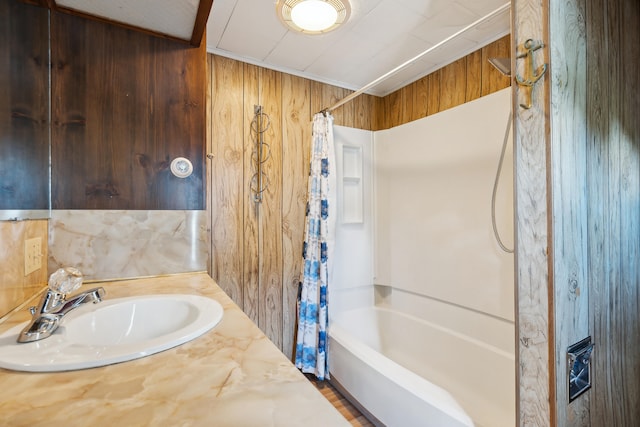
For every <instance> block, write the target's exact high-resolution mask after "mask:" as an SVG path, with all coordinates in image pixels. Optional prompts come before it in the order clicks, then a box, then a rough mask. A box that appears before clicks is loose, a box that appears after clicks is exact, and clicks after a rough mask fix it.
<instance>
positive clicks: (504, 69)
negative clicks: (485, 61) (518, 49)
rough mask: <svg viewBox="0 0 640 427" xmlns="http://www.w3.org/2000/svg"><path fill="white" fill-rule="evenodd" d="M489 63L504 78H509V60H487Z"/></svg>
mask: <svg viewBox="0 0 640 427" xmlns="http://www.w3.org/2000/svg"><path fill="white" fill-rule="evenodd" d="M489 63H490V64H491V65H493V66H494V67H496V69H497V70H498V71H500V72H501V73H502V74H504V75H505V76H511V58H489Z"/></svg>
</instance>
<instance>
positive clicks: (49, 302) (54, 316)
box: [18, 267, 105, 343]
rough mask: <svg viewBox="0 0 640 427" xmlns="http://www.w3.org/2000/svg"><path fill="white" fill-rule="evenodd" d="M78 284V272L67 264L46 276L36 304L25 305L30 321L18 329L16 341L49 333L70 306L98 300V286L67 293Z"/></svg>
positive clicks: (23, 340) (51, 332) (45, 335)
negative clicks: (70, 295)
mask: <svg viewBox="0 0 640 427" xmlns="http://www.w3.org/2000/svg"><path fill="white" fill-rule="evenodd" d="M81 285H82V273H80V271H78V270H77V269H75V268H71V267H67V268H61V269H59V270H57V271H56V272H55V273H53V274H52V275H51V277H50V278H49V289H47V290H46V292H45V293H44V295H43V296H42V298H41V299H40V303H39V304H38V306H37V307H31V308H29V311H30V312H31V316H32V318H31V322H29V324H28V325H27V326H26V327H25V328H24V329H23V330H22V332H20V335H19V336H18V342H19V343H28V342H33V341H38V340H41V339H45V338H48V337H50V336H51V334H53V332H55V330H56V329H58V326H60V321H61V320H62V318H63V317H64V316H65V315H66V314H67V313H69V312H70V311H72V310H73V309H75V308H77V307H79V306H81V305H83V304H87V303H94V304H95V303H99V302H100V301H102V298H103V297H104V295H105V290H104V288H102V287H99V288H93V289H90V290H88V291H85V292H81V293H79V294H77V295H75V296H73V297H71V298H67V294H68V293H70V292H73V291H74V290H76V289H78V288H79V287H80V286H81Z"/></svg>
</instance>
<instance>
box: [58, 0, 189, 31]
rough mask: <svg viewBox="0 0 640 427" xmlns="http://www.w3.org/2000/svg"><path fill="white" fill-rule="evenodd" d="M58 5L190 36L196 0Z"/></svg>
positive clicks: (93, 0) (62, 1) (90, 0)
mask: <svg viewBox="0 0 640 427" xmlns="http://www.w3.org/2000/svg"><path fill="white" fill-rule="evenodd" d="M56 4H57V5H58V6H60V7H65V8H69V9H74V10H77V11H80V12H83V13H86V14H89V15H93V16H99V17H102V18H107V19H110V20H113V21H117V22H121V23H126V24H128V25H133V26H136V27H139V28H146V29H149V30H152V31H155V32H157V33H160V34H167V35H170V36H174V37H177V38H180V39H183V40H189V39H190V38H191V33H192V32H193V23H194V22H195V18H196V14H197V12H198V4H199V1H198V0H186V1H173V0H138V1H134V2H132V1H127V0H111V1H100V0H57V2H56Z"/></svg>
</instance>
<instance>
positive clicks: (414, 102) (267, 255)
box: [207, 37, 509, 356]
mask: <svg viewBox="0 0 640 427" xmlns="http://www.w3.org/2000/svg"><path fill="white" fill-rule="evenodd" d="M505 43H506V44H505ZM488 56H509V53H508V37H507V38H505V39H501V40H499V41H498V42H495V43H494V44H492V45H490V47H487V48H484V49H482V50H479V51H478V52H474V53H473V54H471V55H469V56H468V57H465V58H463V60H461V61H458V63H456V64H458V65H456V64H454V65H451V66H449V67H447V69H446V70H445V71H443V70H440V71H437V72H435V73H433V74H432V75H429V76H427V77H425V78H424V79H422V80H420V81H419V82H416V83H414V84H412V85H410V86H408V87H407V88H403V89H401V90H400V91H398V92H395V93H393V94H390V95H388V96H387V97H385V98H378V97H374V96H371V95H362V96H360V97H358V98H356V99H355V100H354V101H352V102H350V103H347V104H345V105H344V106H342V107H340V108H338V109H337V110H335V111H333V113H332V114H333V116H334V122H335V124H336V125H343V126H349V127H355V128H360V129H368V130H378V129H380V128H384V127H387V126H389V123H392V124H393V125H394V126H395V125H397V124H400V122H403V123H404V122H407V121H411V120H415V119H417V118H420V117H424V116H426V115H428V114H433V113H436V112H438V111H442V110H444V109H446V108H451V107H453V106H454V105H457V104H456V102H458V103H462V102H466V101H467V100H471V99H475V98H477V97H479V96H481V95H484V94H488V93H492V92H495V91H496V90H499V89H501V88H503V87H506V86H508V85H509V79H508V78H507V79H506V86H505V80H504V78H503V77H502V76H501V75H500V74H499V73H498V76H495V75H494V74H492V72H491V70H490V69H489V68H487V69H486V70H485V69H484V68H485V67H484V66H482V64H481V63H480V61H481V60H483V59H484V58H485V57H488ZM472 58H475V59H474V60H475V61H476V62H475V63H474V64H473V65H469V66H467V63H471V62H472ZM484 62H486V61H484ZM459 64H464V67H462V68H464V70H465V73H464V74H463V77H464V78H463V79H461V80H458V79H457V77H456V78H454V76H458V74H457V73H458V72H459V68H460V65H459ZM487 65H488V67H491V65H489V64H487ZM450 70H452V71H450ZM496 73H497V72H496ZM208 74H209V93H208V99H209V113H208V115H207V116H208V129H207V135H208V137H207V140H208V146H207V152H208V153H209V154H210V160H209V161H208V166H209V167H208V173H209V174H210V175H209V178H208V179H209V183H210V185H209V200H208V204H209V207H208V209H209V210H210V212H211V266H210V274H211V276H212V277H213V278H214V279H215V280H216V281H217V282H218V284H219V285H220V286H221V287H222V288H223V289H224V290H225V291H226V292H227V293H228V294H229V295H230V296H231V298H232V299H233V300H234V301H235V302H236V303H237V304H238V305H239V306H240V307H242V308H243V310H244V311H245V313H247V314H248V315H249V317H251V319H252V320H253V321H255V322H256V323H257V324H258V326H259V327H260V328H261V329H262V330H263V331H264V332H265V333H266V334H267V336H268V337H269V338H270V339H271V340H272V341H273V342H274V343H275V344H276V345H277V346H278V347H280V348H281V349H282V351H283V352H284V353H285V354H286V355H287V356H291V354H292V349H293V345H294V329H295V323H296V311H295V307H296V297H297V291H298V282H299V280H300V271H301V268H302V241H303V233H304V207H305V204H306V196H307V178H308V175H309V156H310V143H311V120H312V117H313V114H314V113H316V112H318V111H320V110H322V109H324V108H326V107H330V106H331V105H333V104H334V103H335V102H337V101H339V100H340V99H342V98H343V97H345V96H347V95H348V94H349V93H350V91H349V90H347V89H342V88H339V87H335V86H331V85H327V84H322V83H318V82H315V81H311V80H307V79H304V78H301V77H296V76H292V75H289V74H284V73H280V72H276V71H272V70H268V69H265V68H261V67H257V66H254V65H249V64H245V63H242V62H239V61H236V60H233V59H228V58H224V57H220V56H216V55H208ZM482 76H484V77H482ZM491 76H493V77H491ZM494 78H495V79H494ZM444 80H446V81H447V83H445V84H441V81H444ZM429 85H432V86H434V87H438V88H440V87H441V86H444V87H446V88H447V89H446V90H440V89H438V91H437V96H436V97H435V100H434V97H432V95H433V93H436V92H429V90H428V88H429V87H431V86H429ZM418 88H423V89H424V90H418ZM468 88H473V89H468ZM483 88H484V89H483ZM460 91H461V93H462V95H458V94H457V93H458V92H460ZM452 99H454V100H455V101H451V100H452ZM443 100H444V101H443ZM254 105H262V107H263V109H264V112H265V113H266V114H268V115H269V117H270V127H269V129H268V131H267V133H266V134H265V142H267V143H268V144H269V146H270V153H271V154H270V157H269V159H268V160H267V161H266V163H265V173H266V174H267V177H268V181H269V186H268V188H267V190H266V191H265V193H264V197H263V202H262V203H260V204H256V203H255V202H254V201H253V193H252V192H251V191H250V182H251V179H252V177H253V175H254V173H255V172H256V171H255V167H254V162H253V160H252V156H253V152H254V141H253V139H252V137H251V134H250V126H251V121H252V119H253V115H254ZM387 111H411V114H408V113H407V114H405V113H402V114H400V115H398V117H396V118H395V119H394V120H393V121H388V120H387ZM381 126H382V127H381Z"/></svg>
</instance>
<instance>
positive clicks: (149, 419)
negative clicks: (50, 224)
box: [0, 273, 350, 427]
mask: <svg viewBox="0 0 640 427" xmlns="http://www.w3.org/2000/svg"><path fill="white" fill-rule="evenodd" d="M98 285H99V286H104V288H105V290H106V292H107V295H106V298H118V297H125V296H133V295H145V294H170V293H183V294H196V295H204V296H208V297H211V298H214V299H216V300H217V301H218V302H219V303H220V304H221V305H222V306H223V308H224V317H223V318H222V321H221V322H220V323H219V324H218V325H217V326H216V327H215V328H214V329H212V330H211V331H209V332H207V333H206V334H204V335H202V336H201V337H199V338H196V339H195V340H193V341H191V342H188V343H186V344H183V345H181V346H179V347H176V348H173V349H169V350H166V351H164V352H161V353H157V354H154V355H151V356H148V357H145V358H142V359H137V360H133V361H129V362H125V363H120V364H115V365H110V366H105V367H100V368H92V369H85V370H80V371H70V372H55V373H28V372H13V371H8V370H3V369H0V425H2V426H44V425H47V426H48V425H64V426H103V425H105V426H120V427H125V426H126V427H129V426H216V427H218V426H219V427H224V426H229V427H251V426H260V427H268V426H305V427H311V426H322V427H334V426H349V425H350V424H349V423H348V422H347V421H346V420H345V419H344V418H343V417H342V416H341V415H340V413H339V412H338V411H337V410H336V409H335V408H334V407H333V406H332V405H331V404H330V403H329V402H328V401H327V400H326V399H325V398H324V397H323V396H322V395H321V394H320V392H318V391H317V390H316V389H315V387H314V386H313V385H312V384H311V383H310V382H309V381H307V379H306V378H305V377H304V376H303V375H302V374H301V373H300V372H299V371H298V370H297V369H296V368H295V367H294V366H293V365H292V364H291V362H290V361H289V360H288V359H287V358H286V357H285V356H284V354H282V353H281V352H280V351H279V350H278V349H277V347H275V346H274V345H273V343H271V342H270V341H269V340H268V339H267V337H266V336H265V335H264V334H263V333H262V332H261V331H260V329H258V327H257V326H256V325H255V324H254V323H253V322H251V320H249V318H248V317H247V316H246V315H245V314H244V313H243V312H242V311H241V310H240V308H238V306H237V305H235V304H234V303H233V302H232V301H231V299H230V298H229V297H228V296H227V295H226V294H225V293H224V292H223V291H222V289H220V287H218V285H217V284H216V283H215V282H214V281H213V280H212V279H211V278H210V277H209V276H208V275H207V274H206V273H189V274H181V275H175V276H163V277H155V278H143V279H135V280H124V281H114V282H104V283H100V284H91V285H84V286H83V288H89V287H93V286H98ZM28 318H29V314H28V311H27V310H26V309H23V310H20V311H18V312H17V313H15V314H13V315H12V316H10V317H8V318H7V319H6V321H5V322H3V323H2V324H0V333H2V332H4V331H5V330H7V329H9V328H10V327H11V326H13V325H15V324H16V323H20V322H23V321H26V320H27V319H28Z"/></svg>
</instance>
